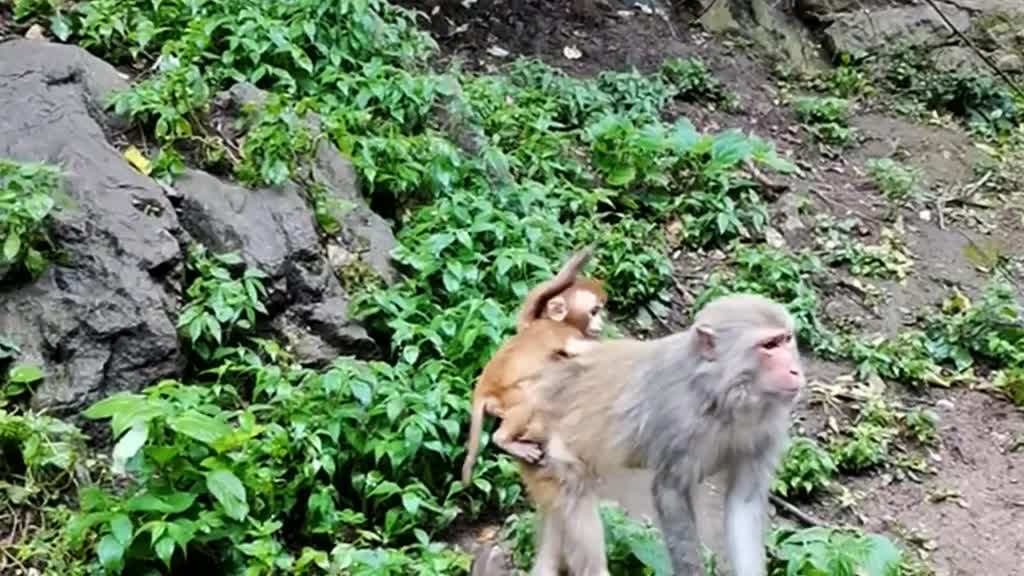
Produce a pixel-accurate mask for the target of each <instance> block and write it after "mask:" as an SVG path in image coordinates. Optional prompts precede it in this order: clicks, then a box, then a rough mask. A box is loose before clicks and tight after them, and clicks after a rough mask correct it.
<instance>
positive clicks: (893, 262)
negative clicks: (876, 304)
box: [814, 217, 913, 280]
mask: <svg viewBox="0 0 1024 576" xmlns="http://www.w3.org/2000/svg"><path fill="white" fill-rule="evenodd" d="M856 224H857V223H856V221H854V220H845V221H840V222H833V221H832V219H831V218H830V217H823V218H820V219H819V221H818V222H817V223H816V225H815V232H817V234H816V235H815V240H814V243H815V244H816V246H817V252H818V253H819V254H820V256H821V259H822V260H823V261H824V262H825V263H826V264H828V265H829V266H844V265H845V266H847V267H848V268H849V270H850V272H851V273H852V274H855V275H857V276H865V277H869V278H894V279H898V280H902V279H904V278H906V277H907V274H908V273H909V272H910V270H911V268H912V266H913V260H912V259H911V257H910V254H909V252H908V250H907V249H906V247H905V245H904V242H903V240H902V236H901V234H900V232H899V231H897V230H893V229H891V228H883V229H882V230H881V232H880V233H879V238H878V241H877V242H876V243H874V244H868V243H865V242H861V241H860V240H858V239H857V238H856V235H855V227H856Z"/></svg>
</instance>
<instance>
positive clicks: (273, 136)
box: [237, 94, 315, 186]
mask: <svg viewBox="0 0 1024 576" xmlns="http://www.w3.org/2000/svg"><path fill="white" fill-rule="evenodd" d="M243 114H244V115H245V119H244V123H245V124H246V125H247V126H246V134H245V140H244V141H243V143H242V150H241V152H242V158H241V162H240V163H239V166H238V170H237V176H238V179H239V180H241V181H242V182H244V183H246V184H249V185H256V186H260V185H269V186H280V185H282V184H284V183H285V181H287V180H288V179H289V178H290V177H291V176H292V174H293V173H294V171H295V169H296V167H297V166H298V164H299V163H300V162H301V161H303V160H305V159H307V158H308V157H309V156H310V155H311V154H312V153H313V148H314V146H315V141H314V139H313V136H312V134H311V133H310V130H309V128H308V127H307V126H306V125H305V124H304V119H303V118H302V117H301V108H299V109H297V108H296V107H295V106H291V105H289V104H286V103H285V101H284V99H283V98H281V97H279V96H277V95H274V94H272V95H271V96H270V97H269V98H267V100H266V102H264V103H262V104H261V105H254V104H249V105H247V106H245V107H244V109H243Z"/></svg>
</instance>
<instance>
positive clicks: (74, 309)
mask: <svg viewBox="0 0 1024 576" xmlns="http://www.w3.org/2000/svg"><path fill="white" fill-rule="evenodd" d="M127 86H128V84H127V81H126V80H125V79H124V78H123V77H122V76H121V75H120V74H119V73H118V72H117V71H116V70H115V69H114V68H113V67H111V66H109V65H108V64H106V63H104V62H103V61H101V60H99V59H97V58H95V57H93V56H91V55H89V54H88V53H87V52H85V51H84V50H81V49H79V48H77V47H72V46H64V45H59V44H50V43H47V42H43V41H32V40H22V39H18V40H12V41H9V42H5V43H3V44H0V110H3V114H0V157H6V158H11V159H14V160H17V161H23V162H35V161H42V162H47V163H50V164H54V165H57V166H59V167H61V169H62V170H63V172H64V183H63V186H64V192H65V194H66V195H67V196H68V197H69V198H70V200H71V203H72V207H71V208H70V209H68V210H64V211H61V212H59V213H58V214H57V217H56V222H55V224H54V230H53V236H54V239H55V240H56V242H57V244H58V245H59V247H60V249H61V251H62V253H63V255H62V258H60V259H59V262H56V263H54V264H52V265H50V266H49V267H48V269H47V270H46V272H45V273H44V274H43V275H42V276H41V277H40V278H39V279H38V280H36V281H34V282H32V283H30V284H25V285H17V286H3V287H0V337H3V338H6V339H7V340H10V341H11V342H12V343H14V344H15V345H17V346H18V347H19V348H20V350H21V357H20V358H19V361H30V362H37V363H40V364H42V365H43V366H44V367H45V371H46V380H45V381H44V383H43V384H42V385H41V386H40V388H39V389H38V391H37V392H36V394H35V396H34V397H33V402H34V403H35V404H36V405H37V406H45V407H50V408H56V409H58V410H59V411H61V412H73V411H76V410H78V409H80V408H81V407H82V406H84V405H87V404H89V403H91V402H93V401H94V400H96V399H98V398H101V397H104V396H106V395H108V394H110V393H112V392H115V391H118V390H138V389H141V388H143V387H145V386H146V385H149V384H152V383H153V382H154V381H156V380H158V379H160V378H164V377H173V376H176V375H178V374H180V372H181V370H182V369H183V367H184V364H185V363H184V357H183V355H182V350H181V347H180V344H179V339H178V335H177V333H176V330H175V321H176V318H177V315H178V310H179V307H180V304H181V303H180V294H181V292H182V286H180V285H179V283H180V277H181V270H182V265H183V261H184V250H185V248H186V245H187V243H188V241H189V240H199V241H201V242H203V243H205V244H206V245H207V246H208V247H209V248H210V249H211V250H213V251H225V250H237V251H238V252H239V253H240V254H241V255H242V257H243V259H244V260H245V261H246V263H247V264H248V265H250V266H257V267H259V268H260V269H261V270H262V271H263V272H265V273H266V274H268V276H269V280H268V288H269V291H270V299H269V302H268V309H269V311H270V313H271V318H270V321H269V322H268V323H267V328H268V329H269V330H271V331H273V332H274V333H275V334H274V335H275V336H279V337H282V338H284V340H285V341H286V342H287V343H289V344H291V345H292V346H293V348H294V350H295V352H296V353H297V355H298V357H299V359H300V360H301V361H303V362H305V363H307V364H313V365H319V364H322V363H325V362H328V361H330V360H332V359H333V358H334V357H336V356H338V355H341V354H352V355H356V356H362V357H368V356H376V355H378V354H379V350H378V347H377V345H376V344H375V343H374V342H373V340H372V339H370V337H369V336H368V335H367V333H366V331H365V330H364V329H363V328H362V327H361V326H359V325H358V324H356V323H354V322H352V321H350V320H349V319H348V317H347V314H346V309H347V306H348V301H349V295H348V294H347V293H346V291H345V290H344V289H343V288H342V286H341V285H340V284H339V281H338V279H337V277H336V276H335V273H334V272H335V270H334V266H332V263H331V260H329V259H328V257H327V254H328V250H327V246H329V247H330V248H331V252H332V255H333V257H334V258H333V259H334V261H335V263H336V264H338V263H340V264H345V263H348V262H352V261H355V260H359V261H362V262H364V263H365V264H366V265H367V266H368V267H369V268H370V269H372V270H374V271H375V272H376V273H377V274H378V275H379V276H381V277H382V278H383V279H384V280H386V281H391V280H392V279H393V278H394V276H395V271H394V269H393V267H392V265H391V261H390V257H389V254H390V251H391V249H392V248H393V247H394V243H395V241H394V237H393V235H392V233H391V229H390V227H389V225H388V223H387V222H386V221H384V220H383V219H382V218H380V217H379V216H378V215H376V214H374V213H373V212H371V211H370V210H369V208H368V207H367V206H366V204H365V202H364V201H363V200H362V198H361V196H360V194H359V191H358V188H357V184H356V178H355V174H354V172H353V170H352V167H351V164H350V163H349V162H348V161H347V160H345V159H344V158H343V157H342V156H341V155H340V154H339V153H338V151H337V150H336V149H335V148H334V147H333V146H332V145H331V144H329V143H328V142H326V141H321V143H320V145H319V148H318V149H317V154H316V158H315V163H314V171H315V176H316V177H317V179H318V181H320V182H321V183H323V184H324V185H325V186H326V188H327V189H328V193H330V194H334V195H336V196H337V197H338V198H340V199H343V200H345V201H346V202H347V203H348V204H349V205H351V206H352V209H351V210H349V212H347V213H346V215H345V216H344V220H343V222H342V224H343V227H342V230H341V231H340V232H339V233H338V234H337V235H336V237H334V238H330V239H328V240H327V242H326V244H327V246H325V245H324V241H323V240H322V239H321V237H320V235H319V234H318V232H317V230H316V228H315V225H314V216H313V214H312V211H311V210H310V208H309V207H308V206H307V204H306V202H305V196H304V194H303V190H302V189H301V188H300V187H299V185H297V184H295V183H292V182H287V183H286V184H285V185H283V186H281V187H278V188H274V189H257V190H251V189H246V188H243V187H241V186H238V185H236V184H233V183H231V182H227V181H224V180H221V179H219V178H217V177H215V176H212V175H210V174H207V173H204V172H201V171H198V170H189V171H188V172H187V173H186V174H185V175H184V176H183V177H181V178H179V179H178V180H177V181H176V182H174V184H172V185H170V186H161V185H160V184H158V183H157V182H156V181H154V180H152V179H150V178H148V177H147V176H145V175H143V174H141V173H140V172H138V171H136V170H135V169H133V168H132V167H131V165H130V164H129V163H128V162H126V161H125V160H124V158H123V156H122V153H121V151H120V150H119V149H118V148H117V147H115V145H113V144H112V143H111V141H110V139H109V138H108V136H109V135H110V134H112V133H115V132H117V131H118V130H119V129H121V128H123V127H124V126H125V124H124V123H123V121H121V120H119V119H117V118H114V117H112V116H110V115H108V114H107V113H106V112H104V108H105V106H104V104H105V98H106V96H107V95H108V94H109V93H110V92H111V91H113V90H118V89H123V88H126V87H127ZM237 93H239V91H238V90H235V91H231V92H230V93H228V94H227V95H222V96H221V99H224V98H228V99H230V98H233V97H234V96H232V95H233V94H237Z"/></svg>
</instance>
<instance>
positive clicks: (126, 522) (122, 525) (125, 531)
mask: <svg viewBox="0 0 1024 576" xmlns="http://www.w3.org/2000/svg"><path fill="white" fill-rule="evenodd" d="M133 532H134V527H133V526H132V520H131V518H129V517H128V515H127V514H118V515H117V516H114V517H113V518H111V519H110V533H111V534H113V535H114V538H116V539H117V542H118V543H119V544H121V546H122V547H124V548H127V547H128V545H129V544H131V542H132V534H133Z"/></svg>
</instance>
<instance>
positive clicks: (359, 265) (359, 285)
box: [338, 258, 384, 294]
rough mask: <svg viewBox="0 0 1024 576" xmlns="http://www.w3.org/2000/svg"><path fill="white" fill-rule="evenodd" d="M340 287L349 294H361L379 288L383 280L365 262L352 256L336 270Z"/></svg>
mask: <svg viewBox="0 0 1024 576" xmlns="http://www.w3.org/2000/svg"><path fill="white" fill-rule="evenodd" d="M338 280H339V281H340V283H341V287H342V288H344V289H345V291H346V292H348V293H349V294H362V293H366V292H369V291H372V290H377V289H380V288H381V287H382V286H383V283H384V280H383V278H381V277H380V275H379V274H377V272H376V271H375V270H374V269H373V268H372V267H371V266H370V265H369V264H367V263H366V262H364V261H363V260H361V259H359V258H353V259H352V260H350V261H349V262H348V263H346V264H344V265H342V266H341V268H340V269H339V270H338Z"/></svg>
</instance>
